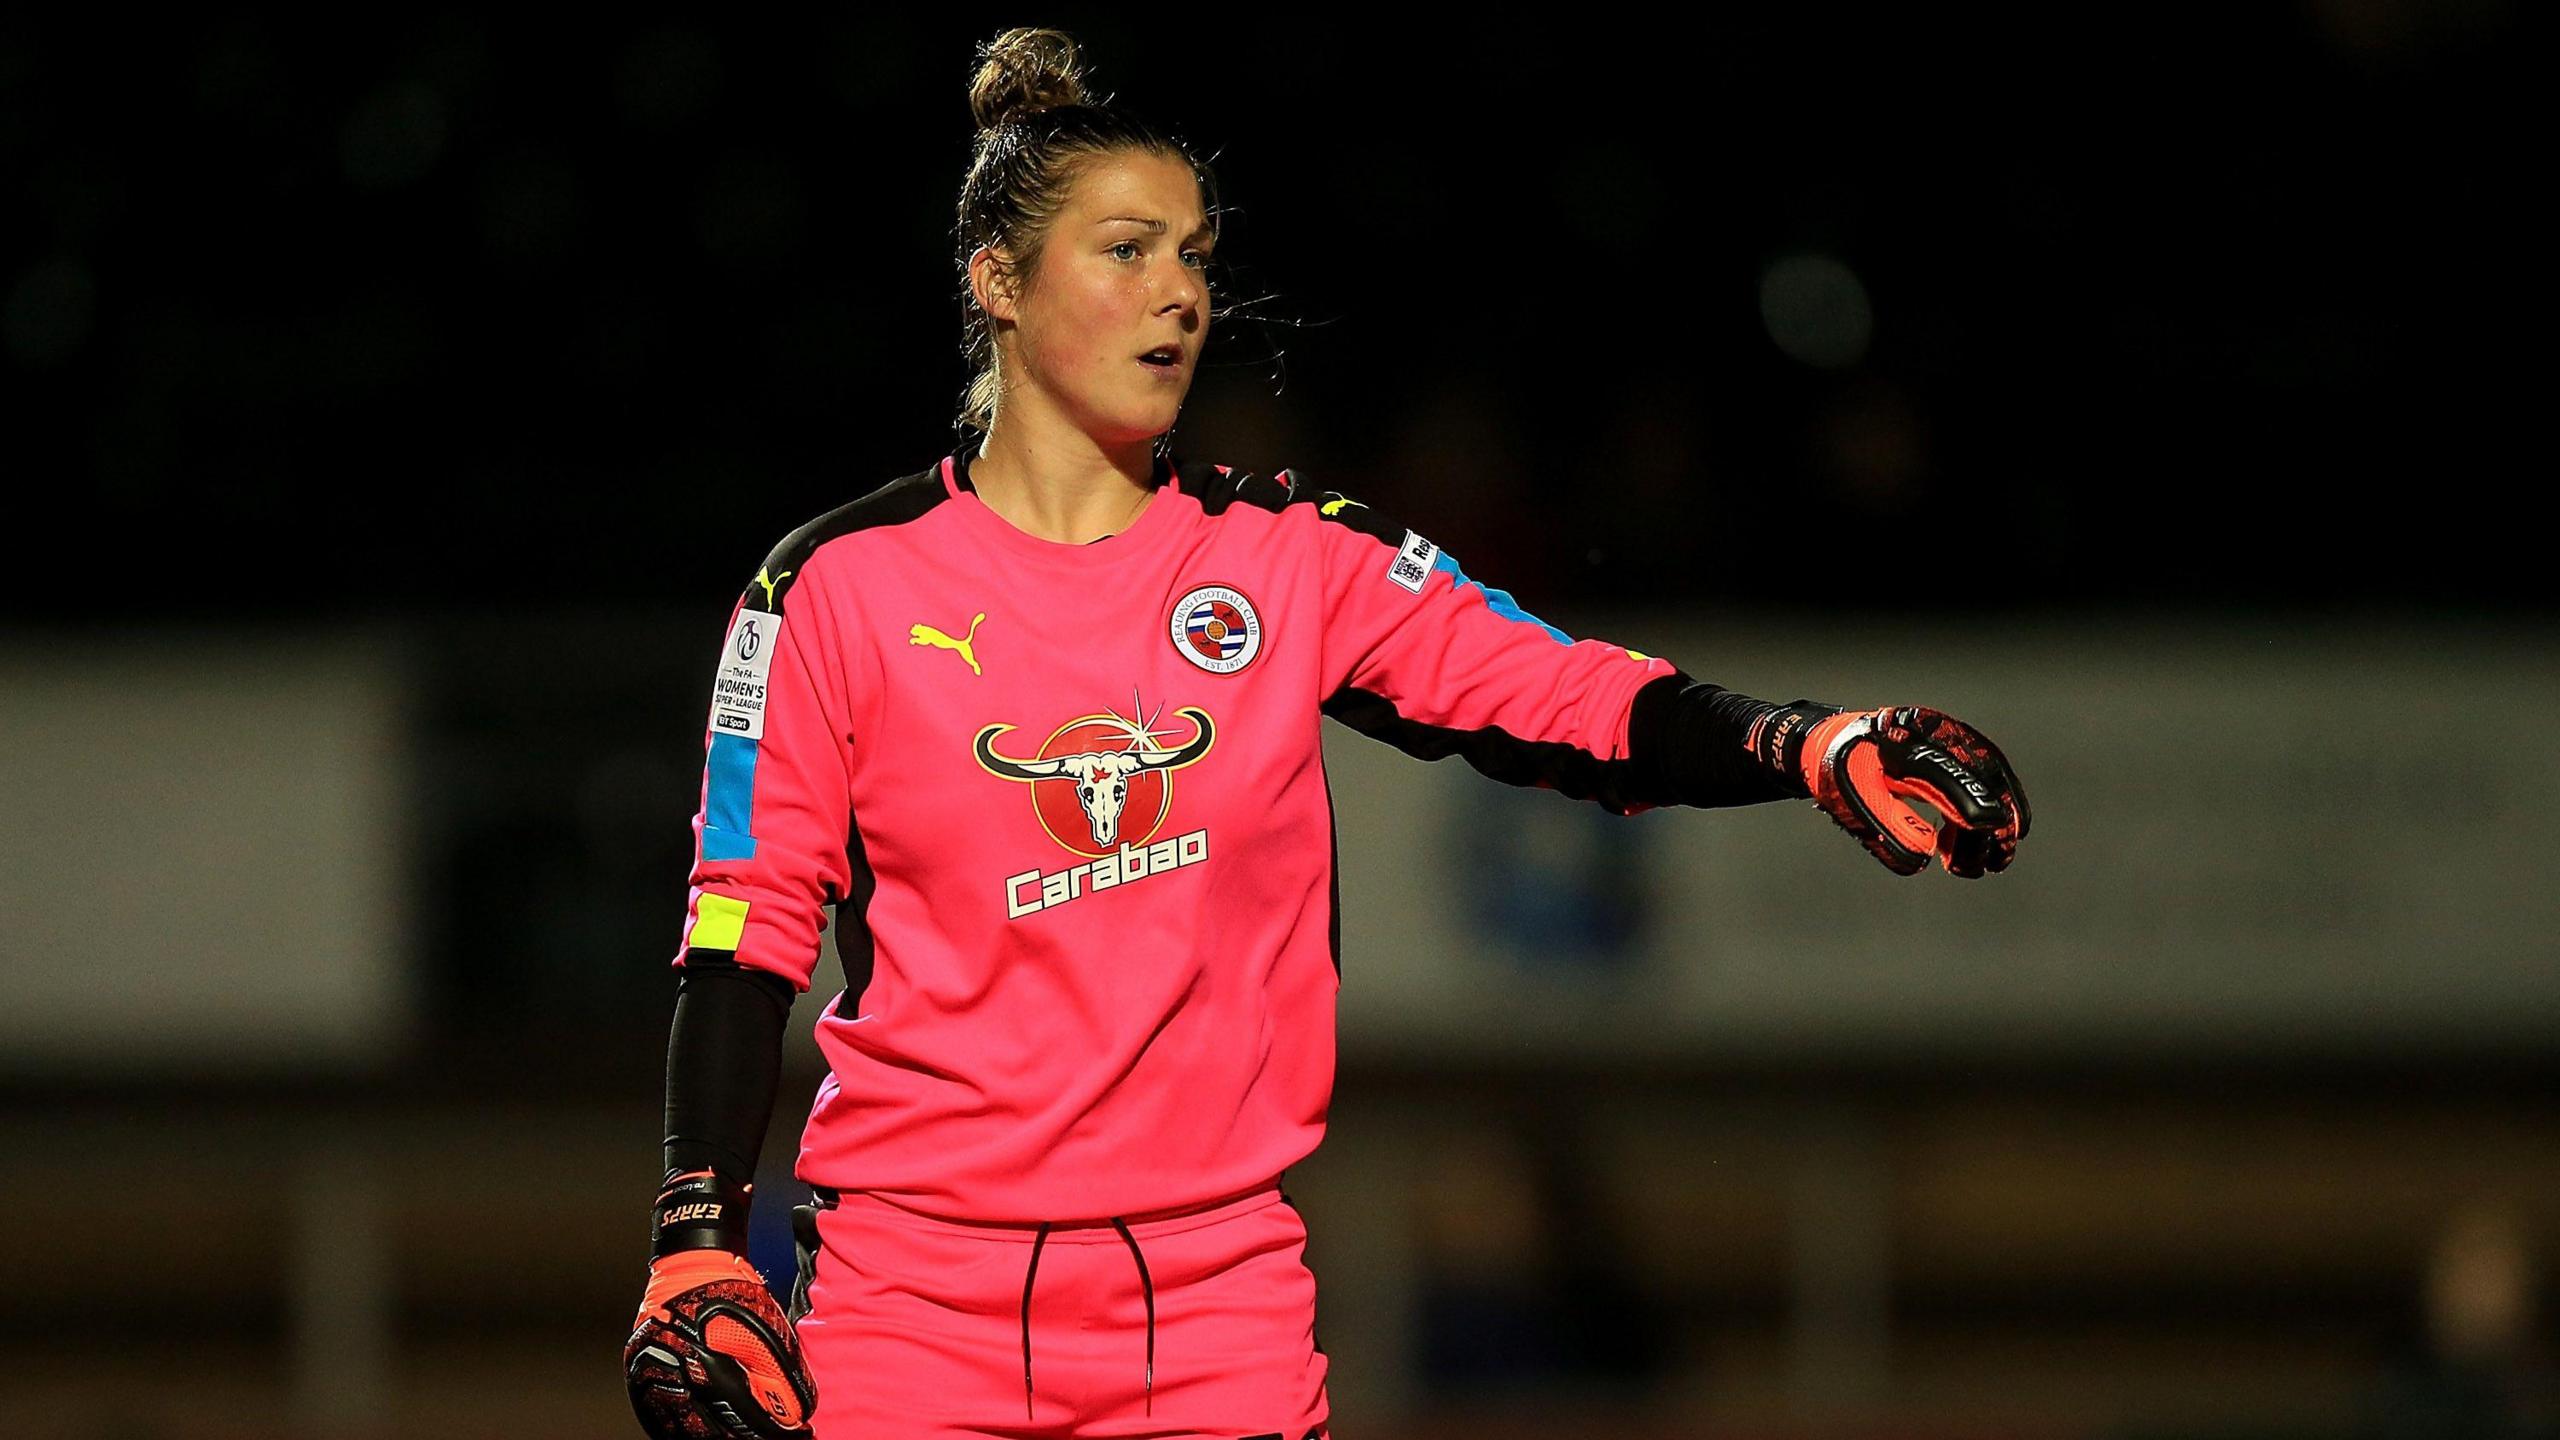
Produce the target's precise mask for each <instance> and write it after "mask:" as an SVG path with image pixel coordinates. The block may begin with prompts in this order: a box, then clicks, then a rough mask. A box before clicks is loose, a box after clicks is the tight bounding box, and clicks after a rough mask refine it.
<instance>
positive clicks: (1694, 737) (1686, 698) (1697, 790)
mask: <svg viewBox="0 0 2560 1440" xmlns="http://www.w3.org/2000/svg"><path fill="white" fill-rule="evenodd" d="M1780 708H1781V707H1779V706H1776V705H1773V704H1771V703H1769V702H1768V701H1766V700H1754V699H1752V698H1751V697H1750V696H1748V695H1744V694H1740V693H1738V692H1736V691H1732V690H1727V689H1724V688H1723V687H1721V686H1716V685H1709V684H1707V683H1706V682H1704V681H1701V680H1695V679H1692V678H1691V677H1689V676H1688V675H1685V674H1682V673H1680V672H1678V671H1674V672H1673V673H1671V674H1669V675H1665V676H1663V677H1662V678H1661V679H1659V680H1656V681H1654V682H1652V683H1651V684H1649V685H1646V686H1645V687H1644V688H1643V689H1641V690H1639V691H1637V692H1636V700H1635V708H1634V710H1633V711H1632V712H1631V713H1630V714H1629V715H1628V717H1627V760H1628V763H1629V764H1631V765H1633V766H1634V767H1635V768H1636V770H1637V772H1638V774H1639V776H1640V777H1641V778H1640V780H1639V781H1638V782H1637V783H1638V784H1639V785H1640V786H1641V787H1642V788H1643V789H1644V790H1645V791H1646V792H1647V793H1648V794H1652V795H1657V796H1663V797H1667V798H1666V799H1664V800H1657V801H1656V802H1655V803H1657V804H1662V803H1669V804H1678V805H1695V806H1700V807H1703V808H1721V807H1724V806H1731V805H1758V804H1762V803H1764V802H1767V801H1770V800H1795V799H1802V798H1803V797H1804V793H1805V791H1804V786H1803V785H1802V784H1801V783H1800V782H1797V781H1796V780H1795V778H1794V772H1793V771H1792V770H1791V769H1787V768H1785V767H1783V766H1774V767H1773V765H1772V764H1771V763H1770V762H1769V761H1768V760H1767V759H1765V758H1764V757H1761V756H1759V755H1755V754H1754V753H1753V752H1752V743H1751V742H1752V738H1753V737H1752V726H1753V725H1755V724H1756V723H1758V721H1759V720H1760V719H1761V717H1763V716H1766V715H1772V714H1775V713H1776V712H1777V711H1778V710H1779V709H1780Z"/></svg>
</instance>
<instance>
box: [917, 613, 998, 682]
mask: <svg viewBox="0 0 2560 1440" xmlns="http://www.w3.org/2000/svg"><path fill="white" fill-rule="evenodd" d="M986 618H987V612H986V611H984V610H981V611H979V612H978V614H977V618H976V619H973V620H971V621H970V622H969V633H968V634H966V635H963V636H961V637H960V638H959V639H957V640H954V639H952V638H951V637H950V636H948V635H945V634H943V633H942V632H941V631H939V630H936V629H934V628H933V627H932V626H930V625H916V626H912V627H910V628H909V629H908V631H907V643H908V644H910V645H930V646H932V647H933V648H934V649H936V650H950V651H954V652H956V653H957V654H958V655H959V656H960V658H961V659H963V660H966V661H968V662H969V673H970V674H972V675H978V676H984V675H985V674H986V673H987V672H986V671H984V670H981V669H979V668H978V653H977V652H976V651H975V650H973V649H971V648H970V646H971V645H972V644H974V643H975V642H976V640H977V638H978V627H979V626H980V625H981V624H983V623H985V621H986Z"/></svg>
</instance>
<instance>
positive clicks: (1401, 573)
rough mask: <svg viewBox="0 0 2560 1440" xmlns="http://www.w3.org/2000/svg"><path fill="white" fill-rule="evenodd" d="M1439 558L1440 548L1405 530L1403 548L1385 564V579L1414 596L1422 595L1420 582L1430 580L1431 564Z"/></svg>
mask: <svg viewBox="0 0 2560 1440" xmlns="http://www.w3.org/2000/svg"><path fill="white" fill-rule="evenodd" d="M1438 558H1440V547H1439V546H1437V545H1434V544H1432V543H1431V542H1430V541H1428V540H1425V539H1423V538H1422V537H1421V536H1419V535H1416V534H1414V533H1413V532H1412V531H1410V530H1407V531H1406V532H1404V548H1403V549H1401V550H1398V551H1397V552H1396V554H1395V558H1394V559H1393V560H1390V561H1388V562H1387V578H1388V579H1390V580H1392V581H1394V582H1395V583H1397V584H1398V585H1401V586H1403V587H1404V588H1406V589H1407V590H1410V591H1412V592H1413V593H1414V594H1416V595H1419V594H1421V593H1422V582H1423V581H1425V580H1427V579H1429V578H1431V562H1433V561H1434V560H1437V559H1438Z"/></svg>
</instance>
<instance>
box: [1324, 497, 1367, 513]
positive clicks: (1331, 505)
mask: <svg viewBox="0 0 2560 1440" xmlns="http://www.w3.org/2000/svg"><path fill="white" fill-rule="evenodd" d="M1345 505H1360V502H1359V501H1357V500H1353V499H1351V498H1349V497H1348V496H1343V495H1336V496H1334V497H1333V498H1332V499H1330V500H1327V501H1326V502H1324V503H1323V504H1322V505H1319V506H1317V507H1316V508H1317V509H1318V510H1320V511H1322V512H1323V513H1324V514H1326V515H1328V516H1333V515H1339V514H1341V513H1342V507H1343V506H1345ZM1360 508H1361V509H1363V510H1366V509H1368V508H1369V507H1368V506H1366V505H1360Z"/></svg>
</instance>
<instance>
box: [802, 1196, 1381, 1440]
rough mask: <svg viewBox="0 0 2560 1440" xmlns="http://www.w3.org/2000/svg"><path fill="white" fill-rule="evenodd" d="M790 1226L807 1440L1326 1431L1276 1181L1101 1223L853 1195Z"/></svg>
mask: <svg viewBox="0 0 2560 1440" xmlns="http://www.w3.org/2000/svg"><path fill="white" fill-rule="evenodd" d="M793 1218H794V1220H795V1221H796V1222H797V1224H796V1227H795V1228H796V1229H797V1230H798V1232H799V1236H800V1241H801V1250H800V1262H801V1276H800V1284H799V1285H798V1286H797V1287H796V1291H797V1293H795V1294H794V1296H793V1305H792V1313H793V1316H794V1318H795V1319H797V1321H798V1323H799V1329H800V1343H801V1345H802V1347H803V1348H804V1349H805V1350H806V1352H807V1354H808V1358H809V1369H810V1375H811V1378H812V1379H814V1380H815V1381H816V1382H817V1387H818V1409H817V1413H816V1415H815V1416H814V1417H813V1419H812V1422H811V1430H812V1432H813V1436H814V1440H956V1437H963V1436H965V1437H971V1440H989V1437H993V1440H1068V1437H1075V1440H1173V1437H1193V1436H1200V1437H1216V1440H1330V1433H1331V1432H1330V1428H1329V1419H1330V1410H1329V1408H1328V1406H1327V1404H1326V1400H1325V1388H1324V1381H1325V1371H1326V1368H1327V1361H1326V1359H1325V1354H1324V1351H1323V1350H1322V1349H1321V1348H1319V1347H1318V1345H1317V1343H1316V1333H1315V1304H1316V1281H1315V1275H1314V1274H1313V1273H1312V1272H1311V1271H1309V1270H1308V1268H1307V1265H1306V1242H1307V1229H1306V1224H1305V1222H1304V1221H1303V1220H1302V1219H1301V1218H1300V1217H1299V1215H1298V1209H1297V1207H1296V1206H1295V1205H1293V1204H1291V1203H1289V1200H1288V1197H1287V1196H1286V1195H1284V1194H1283V1193H1282V1192H1281V1190H1280V1187H1279V1186H1278V1185H1277V1184H1273V1185H1269V1186H1265V1187H1264V1188H1262V1189H1259V1190H1256V1191H1253V1192H1251V1193H1249V1194H1246V1195H1243V1196H1239V1197H1237V1198H1234V1199H1230V1200H1226V1201H1222V1202H1219V1203H1217V1204H1214V1205H1211V1206H1208V1207H1206V1208H1203V1209H1198V1210H1192V1211H1189V1212H1184V1213H1172V1214H1157V1215H1152V1216H1144V1215H1142V1216H1132V1217H1121V1219H1119V1220H1118V1221H1116V1222H1115V1221H1111V1220H1103V1221H1100V1222H1096V1221H1092V1220H1079V1221H1061V1222H1053V1223H1049V1224H1043V1225H1032V1224H997V1223H991V1222H980V1221H969V1220H952V1219H945V1218H942V1217H939V1216H932V1215H926V1214H923V1213H921V1212H919V1211H915V1210H910V1209H908V1208H906V1207H905V1206H902V1205H898V1204H895V1203H893V1202H891V1201H888V1200H884V1199H881V1198H880V1197H878V1196H876V1195H871V1194H867V1193H865V1192H862V1191H858V1190H857V1191H845V1192H842V1194H841V1195H839V1194H837V1193H836V1192H832V1191H820V1192H819V1198H818V1200H817V1201H816V1202H815V1203H814V1204H812V1205H810V1206H805V1207H802V1209H801V1211H800V1212H799V1213H797V1214H795V1216H794V1217H793ZM1026 1377H1027V1380H1026Z"/></svg>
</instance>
